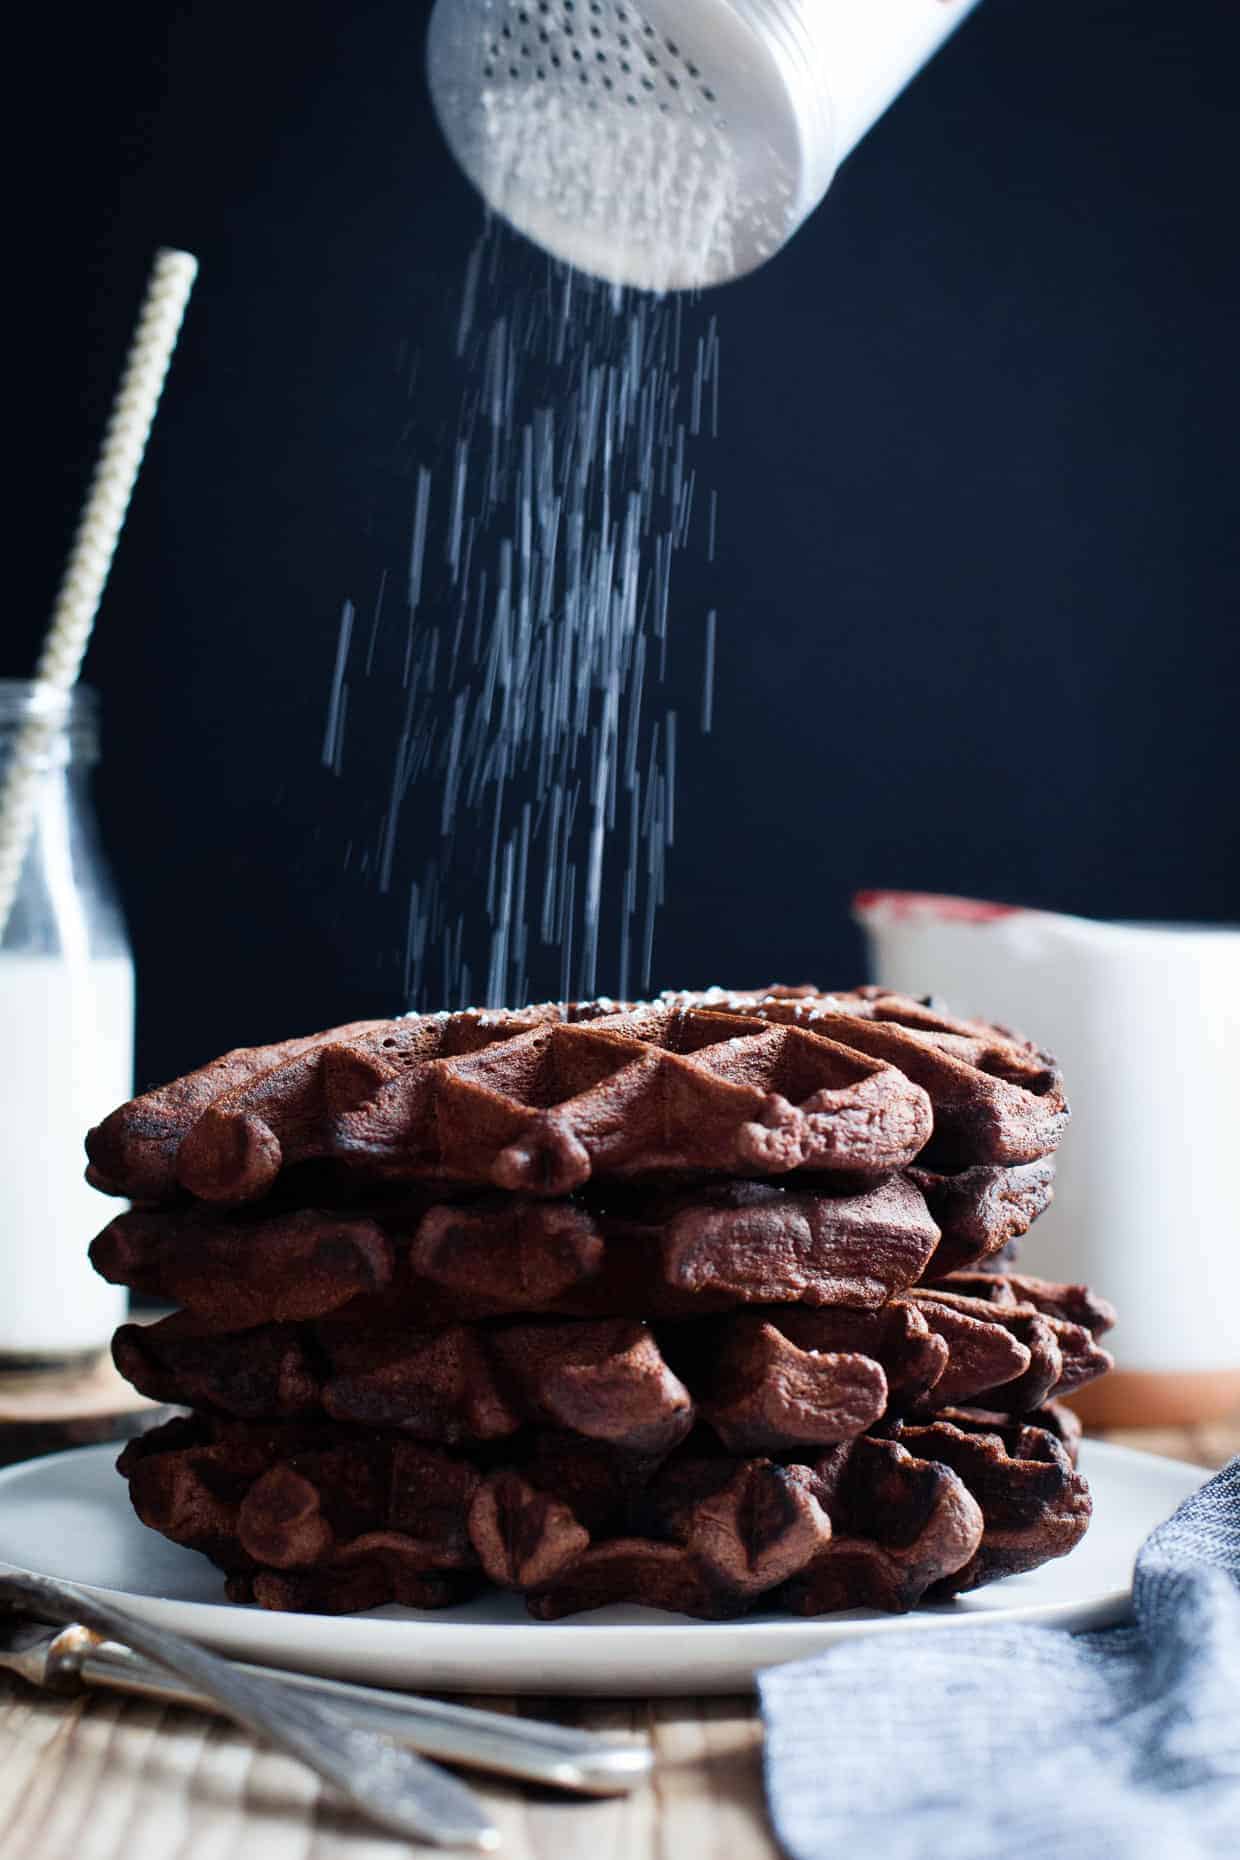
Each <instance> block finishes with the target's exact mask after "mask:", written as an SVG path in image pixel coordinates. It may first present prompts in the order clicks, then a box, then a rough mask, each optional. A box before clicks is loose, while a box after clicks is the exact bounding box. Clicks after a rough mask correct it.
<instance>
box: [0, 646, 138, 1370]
mask: <svg viewBox="0 0 1240 1860" xmlns="http://www.w3.org/2000/svg"><path fill="white" fill-rule="evenodd" d="M35 720H37V722H38V723H39V724H40V725H42V726H43V728H42V730H41V732H40V737H41V743H40V747H39V750H38V752H37V754H36V756H35V758H34V760H33V763H32V764H31V765H29V766H28V770H27V771H26V772H28V773H29V775H30V777H31V778H32V779H33V780H35V782H36V783H37V797H38V798H37V806H36V812H35V824H34V831H33V833H32V835H31V839H30V844H29V847H28V848H27V852H26V858H25V863H24V865H23V868H22V874H21V880H20V883H19V886H18V890H17V895H16V898H15V900H14V903H13V909H12V912H11V914H10V917H9V921H8V924H7V926H6V928H5V932H4V940H3V944H2V945H0V1037H2V1039H3V1061H2V1064H0V1370H2V1369H19V1368H25V1369H29V1368H41V1367H48V1368H50V1367H53V1366H55V1365H58V1364H64V1363H66V1362H72V1361H75V1360H81V1359H83V1358H85V1357H88V1356H90V1355H93V1354H94V1353H95V1352H97V1351H99V1350H101V1349H103V1348H104V1347H105V1346H106V1345H107V1343H108V1340H109V1337H110V1336H111V1333H112V1330H113V1329H114V1328H115V1326H116V1325H117V1324H118V1323H120V1322H121V1321H122V1320H123V1317H124V1311H125V1294H124V1292H123V1291H122V1290H121V1289H119V1288H118V1287H116V1286H112V1285H107V1284H105V1283H104V1281H103V1280H102V1279H100V1278H99V1277H98V1276H97V1275H96V1274H95V1273H94V1272H93V1271H92V1270H91V1266H90V1263H89V1261H88V1259H87V1257H86V1249H87V1247H88V1245H89V1243H90V1241H91V1239H92V1238H93V1236H94V1235H95V1234H96V1233H97V1232H98V1231H99V1229H100V1228H101V1227H102V1226H104V1225H105V1224H106V1222H107V1221H108V1220H110V1219H111V1218H112V1216H113V1215H114V1214H115V1213H116V1211H117V1205H116V1203H115V1202H114V1201H109V1200H108V1199H107V1197H106V1196H104V1195H101V1194H99V1193H98V1192H97V1191H96V1190H95V1189H93V1188H90V1187H88V1186H87V1184H86V1182H85V1181H84V1179H83V1170H84V1168H85V1156H84V1153H83V1148H82V1143H83V1139H84V1137H85V1135H86V1132H87V1130H88V1128H89V1127H90V1125H92V1124H94V1123H98V1121H99V1119H100V1118H101V1117H103V1116H105V1115H106V1114H107V1112H108V1111H110V1110H112V1109H114V1107H115V1106H116V1105H118V1104H120V1103H121V1102H122V1101H123V1100H124V1099H126V1098H128V1097H129V1096H130V1095H131V1093H132V1090H133V961H132V958H131V955H130V950H129V939H128V937H127V935H126V932H125V923H124V919H123V917H122V916H121V911H120V906H119V903H118V901H117V897H116V893H115V890H114V888H113V884H112V879H111V875H110V873H109V871H108V868H107V865H106V863H105V861H104V857H103V852H102V849H101V847H100V844H99V839H98V835H97V832H96V827H95V819H94V813H93V809H92V806H91V799H90V789H89V779H90V770H91V768H92V767H93V765H94V764H95V762H96V761H97V760H98V756H99V741H98V702H97V699H96V697H95V694H94V693H93V692H92V691H88V690H86V689H84V688H83V687H82V686H78V687H77V688H76V689H75V690H74V691H73V692H72V694H71V695H70V696H69V697H68V698H66V697H65V696H64V695H63V694H61V693H59V692H57V691H54V690H53V689H51V688H50V687H49V686H46V685H40V684H37V683H31V682H27V681H24V680H17V679H2V680H0V781H2V782H7V781H8V780H9V779H10V777H14V778H17V779H20V778H21V775H22V773H23V771H22V770H19V769H17V768H15V766H14V756H15V754H16V753H17V742H18V738H19V736H20V735H21V732H22V729H23V726H25V725H27V724H29V723H30V722H31V721H35Z"/></svg>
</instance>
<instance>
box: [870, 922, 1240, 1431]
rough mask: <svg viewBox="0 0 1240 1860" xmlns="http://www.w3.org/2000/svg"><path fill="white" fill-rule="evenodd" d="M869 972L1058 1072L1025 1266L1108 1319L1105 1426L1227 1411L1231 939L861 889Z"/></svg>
mask: <svg viewBox="0 0 1240 1860" xmlns="http://www.w3.org/2000/svg"><path fill="white" fill-rule="evenodd" d="M855 909H856V914H857V917H858V919H859V921H860V922H861V924H862V925H863V926H864V928H865V931H866V933H867V935H868V937H869V942H870V950H871V973H872V976H873V978H874V979H875V980H876V981H878V982H881V983H883V984H884V985H885V986H887V987H890V988H893V989H896V990H898V991H900V992H901V993H906V994H913V995H925V994H934V995H936V996H939V997H940V998H941V999H942V1000H943V1001H944V1003H945V1004H946V1005H947V1006H948V1007H949V1008H950V1009H951V1010H952V1011H954V1012H957V1013H962V1014H965V1015H971V1016H979V1017H981V1018H983V1019H986V1020H993V1021H998V1022H1000V1023H1001V1024H1003V1025H1005V1026H1009V1027H1014V1028H1017V1029H1019V1031H1020V1032H1022V1033H1024V1034H1026V1035H1027V1036H1028V1037H1029V1038H1031V1039H1033V1040H1035V1041H1036V1042H1037V1044H1038V1045H1039V1046H1042V1047H1045V1048H1046V1049H1047V1050H1048V1051H1049V1052H1051V1053H1053V1054H1054V1055H1055V1056H1056V1058H1057V1059H1058V1060H1059V1062H1060V1064H1061V1066H1062V1067H1063V1072H1064V1079H1065V1083H1066V1087H1067V1093H1068V1099H1069V1103H1070V1104H1071V1107H1072V1113H1073V1115H1072V1122H1071V1125H1070V1127H1069V1130H1068V1134H1067V1136H1066V1137H1065V1139H1064V1143H1063V1147H1062V1148H1061V1150H1060V1153H1059V1157H1058V1172H1057V1177H1056V1189H1055V1200H1054V1203H1053V1205H1052V1206H1051V1208H1050V1209H1049V1210H1048V1211H1047V1213H1046V1214H1045V1215H1043V1217H1042V1218H1041V1220H1039V1221H1038V1222H1037V1223H1036V1225H1035V1226H1034V1227H1033V1228H1032V1229H1031V1231H1030V1233H1029V1235H1028V1236H1027V1238H1026V1239H1025V1240H1024V1241H1023V1242H1022V1252H1021V1269H1022V1270H1023V1271H1028V1272H1030V1273H1034V1274H1037V1275H1039V1276H1040V1277H1042V1278H1049V1279H1064V1280H1069V1281H1078V1282H1079V1281H1086V1282H1087V1283H1089V1284H1091V1285H1093V1286H1094V1287H1095V1289H1096V1290H1098V1291H1099V1292H1101V1293H1102V1294H1103V1296H1104V1297H1106V1298H1109V1299H1111V1300H1112V1301H1113V1303H1114V1304H1115V1305H1116V1306H1117V1307H1118V1309H1119V1324H1118V1326H1117V1328H1116V1331H1115V1334H1114V1338H1113V1339H1108V1347H1113V1348H1114V1350H1115V1354H1116V1358H1117V1372H1116V1374H1115V1375H1114V1376H1113V1377H1108V1378H1106V1380H1104V1381H1103V1382H1101V1383H1098V1384H1095V1385H1094V1386H1093V1387H1091V1388H1090V1389H1087V1390H1085V1391H1084V1392H1083V1395H1082V1397H1081V1398H1079V1399H1078V1403H1077V1405H1078V1406H1079V1407H1081V1408H1082V1409H1084V1410H1085V1411H1086V1412H1087V1413H1088V1414H1089V1416H1090V1418H1092V1419H1096V1420H1098V1421H1099V1422H1102V1423H1104V1424H1107V1425H1112V1426H1122V1425H1124V1424H1126V1423H1132V1424H1134V1425H1138V1424H1158V1423H1165V1424H1167V1425H1172V1424H1179V1423H1181V1422H1183V1421H1192V1420H1205V1419H1208V1418H1211V1417H1214V1416H1219V1415H1222V1414H1225V1413H1227V1412H1228V1411H1229V1410H1230V1409H1233V1408H1236V1407H1240V1168H1238V1167H1237V1163H1238V1161H1240V929H1232V928H1227V927H1220V928H1210V927H1207V926H1196V925H1190V924H1129V923H1100V922H1094V921H1092V920H1090V919H1088V918H1083V917H1066V916H1059V915H1057V914H1055V913H1053V912H1049V911H1030V910H1019V909H1013V908H1011V907H1008V906H1003V905H993V904H984V903H979V902H975V901H972V900H969V899H961V898H941V897H934V896H926V895H922V894H916V893H908V892H867V893H863V894H861V896H859V897H858V898H857V900H856V904H855Z"/></svg>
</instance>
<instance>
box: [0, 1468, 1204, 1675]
mask: <svg viewBox="0 0 1240 1860" xmlns="http://www.w3.org/2000/svg"><path fill="white" fill-rule="evenodd" d="M115 1460H116V1449H115V1448H114V1447H81V1448H78V1449H77V1450H76V1451H75V1452H72V1453H57V1454H53V1455H52V1456H51V1457H49V1458H47V1459H41V1460H32V1461H29V1462H27V1463H25V1464H23V1465H18V1466H10V1467H8V1468H7V1469H6V1470H4V1471H3V1472H0V1564H4V1565H7V1566H8V1568H10V1569H21V1570H33V1571H37V1572H38V1573H39V1574H41V1575H46V1576H60V1577H62V1578H64V1579H65V1580H67V1581H70V1582H78V1583H81V1584H82V1585H83V1586H84V1587H86V1588H91V1589H96V1590H98V1591H99V1592H100V1593H101V1594H105V1595H108V1596H110V1597H111V1598H112V1599H113V1600H115V1601H118V1602H123V1603H124V1605H125V1606H126V1607H128V1608H131V1609H132V1610H133V1612H134V1613H135V1614H139V1615H143V1616H145V1617H146V1618H147V1619H148V1620H150V1621H156V1622H158V1623H159V1624H160V1625H161V1626H163V1627H169V1628H174V1629H177V1630H178V1631H179V1632H181V1633H182V1634H188V1635H190V1636H191V1637H192V1638H193V1639H195V1640H198V1641H202V1642H204V1643H205V1644H206V1645H208V1646H211V1647H216V1648H218V1649H219V1650H220V1651H221V1652H223V1653H228V1654H233V1655H235V1656H237V1657H238V1658H245V1659H250V1660H256V1661H260V1662H263V1663H265V1664H267V1665H271V1666H288V1667H296V1668H298V1669H299V1670H301V1671H303V1672H312V1673H327V1674H331V1675H334V1676H336V1677H338V1678H343V1679H357V1680H368V1681H370V1682H371V1683H372V1684H376V1685H389V1686H406V1687H415V1686H416V1687H419V1688H421V1689H423V1690H426V1691H431V1690H434V1691H441V1692H509V1693H511V1692H528V1693H548V1692H551V1693H564V1694H567V1695H570V1696H572V1695H575V1696H579V1697H580V1696H583V1695H590V1696H594V1695H599V1694H606V1693H612V1694H619V1695H625V1694H629V1695H639V1696H640V1695H649V1694H654V1693H669V1694H681V1695H683V1694H687V1693H707V1692H741V1691H746V1690H748V1688H749V1686H750V1684H751V1682H752V1680H753V1675H754V1674H755V1673H756V1672H758V1671H760V1670H761V1668H762V1667H764V1666H774V1665H777V1664H778V1663H779V1662H780V1661H781V1660H796V1659H800V1658H801V1657H803V1656H804V1655H806V1654H810V1653H815V1652H817V1651H818V1650H819V1648H822V1647H828V1646H830V1645H831V1643H832V1642H833V1641H837V1640H842V1639H845V1638H847V1637H849V1636H851V1635H854V1634H915V1633H918V1632H919V1631H920V1630H922V1629H924V1628H927V1627H942V1626H943V1625H944V1624H945V1623H951V1622H973V1623H976V1622H979V1621H1035V1622H1039V1623H1041V1624H1043V1625H1045V1626H1057V1627H1066V1628H1086V1627H1105V1626H1106V1625H1108V1624H1109V1623H1111V1622H1113V1621H1119V1620H1122V1619H1123V1617H1124V1616H1125V1614H1126V1613H1127V1610H1128V1604H1129V1599H1130V1595H1131V1582H1132V1567H1133V1560H1134V1558H1135V1556H1136V1553H1137V1550H1138V1549H1139V1548H1140V1546H1141V1543H1142V1542H1143V1540H1144V1539H1145V1537H1146V1536H1147V1535H1148V1534H1149V1532H1150V1531H1151V1530H1152V1529H1153V1528H1154V1526H1155V1525H1156V1524H1160V1523H1161V1522H1162V1520H1163V1519H1164V1518H1166V1517H1168V1516H1169V1515H1170V1514H1171V1512H1172V1511H1174V1509H1175V1507H1176V1506H1177V1505H1178V1504H1179V1503H1180V1501H1181V1500H1182V1499H1185V1498H1187V1497H1188V1495H1189V1493H1190V1492H1194V1491H1196V1489H1197V1487H1198V1486H1199V1485H1201V1484H1202V1482H1203V1481H1204V1480H1205V1478H1206V1477H1207V1475H1206V1473H1205V1472H1203V1471H1202V1469H1201V1468H1200V1467H1199V1466H1186V1465H1184V1464H1183V1463H1182V1462H1180V1461H1179V1460H1165V1459H1159V1458H1156V1457H1155V1456H1154V1455H1153V1454H1149V1453H1134V1452H1132V1451H1131V1450H1129V1449H1128V1448H1125V1447H1112V1446H1106V1445H1103V1444H1101V1443H1098V1442H1086V1444H1085V1447H1084V1450H1083V1452H1082V1456H1081V1464H1082V1469H1083V1471H1084V1472H1085V1473H1086V1475H1087V1477H1088V1479H1089V1482H1090V1486H1091V1488H1092V1490H1093V1495H1094V1521H1093V1524H1092V1525H1091V1527H1090V1529H1089V1532H1088V1533H1087V1535H1086V1536H1085V1538H1084V1540H1083V1542H1082V1543H1080V1544H1079V1545H1078V1546H1077V1548H1076V1549H1075V1550H1074V1551H1073V1552H1072V1554H1071V1556H1068V1557H1064V1558H1063V1559H1062V1560H1061V1561H1060V1562H1058V1563H1048V1564H1046V1565H1045V1567H1044V1568H1042V1569H1039V1570H1035V1571H1033V1573H1032V1574H1030V1575H1027V1576H1009V1577H1008V1579H1007V1581H1006V1582H998V1583H994V1584H992V1585H991V1587H990V1588H987V1589H982V1590H980V1591H979V1592H978V1593H977V1594H976V1595H969V1596H965V1597H962V1598H961V1599H960V1600H958V1601H955V1602H948V1603H943V1604H940V1605H938V1606H936V1607H932V1608H921V1609H918V1610H917V1611H916V1612H915V1613H913V1614H910V1615H884V1614H878V1613H876V1612H874V1611H872V1610H870V1609H854V1610H851V1611H850V1612H849V1613H847V1614H841V1615H828V1616H825V1617H823V1618H822V1619H820V1620H816V1621H805V1620H799V1619H793V1618H791V1617H788V1616H780V1615H775V1614H766V1615H751V1616H749V1617H748V1618H747V1619H746V1620H743V1621H729V1622H715V1621H690V1620H688V1619H686V1618H685V1617H684V1616H682V1615H668V1614H662V1613H659V1612H658V1611H656V1610H654V1609H647V1608H619V1607H613V1608H600V1609H596V1610H595V1611H594V1612H593V1613H591V1614H585V1615H578V1616H576V1617H574V1618H572V1619H570V1620H568V1621H554V1622H536V1621H531V1620H530V1619H529V1618H528V1616H527V1615H526V1613H525V1611H524V1609H523V1607H522V1606H521V1604H520V1603H519V1602H518V1601H516V1600H515V1599H514V1598H513V1597H511V1596H506V1595H499V1594H494V1595H491V1596H487V1597H485V1598H482V1599H480V1600H478V1601H475V1602H469V1603H466V1604H465V1605H464V1606H463V1607H459V1608H449V1609H442V1610H439V1611H425V1610H422V1609H413V1608H395V1607H390V1608H376V1609H373V1610H371V1611H370V1613H368V1614H363V1615H334V1616H333V1615H280V1614H269V1613H268V1612H267V1611H266V1610H264V1609H260V1608H237V1607H234V1606H232V1605H231V1604H229V1603H226V1602H223V1601H221V1600H220V1591H221V1585H222V1582H223V1578H222V1577H221V1576H220V1574H219V1572H218V1571H217V1570H216V1569H214V1568H213V1567H212V1566H211V1564H209V1563H208V1562H206V1560H205V1559H204V1558H202V1557H200V1556H198V1555H196V1553H195V1552H194V1551H192V1550H182V1549H179V1548H178V1547H177V1546H176V1545H175V1544H170V1543H168V1542H166V1541H165V1539H164V1538H162V1537H159V1536H157V1535H156V1533H155V1532H154V1531H148V1530H147V1529H146V1528H145V1527H144V1526H143V1525H141V1524H139V1522H138V1520H137V1518H136V1517H135V1516H134V1514H133V1512H132V1511H131V1510H130V1507H129V1498H128V1494H127V1491H126V1487H125V1483H124V1481H123V1480H122V1479H120V1478H119V1477H118V1476H117V1474H116V1472H115V1470H114V1463H115Z"/></svg>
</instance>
